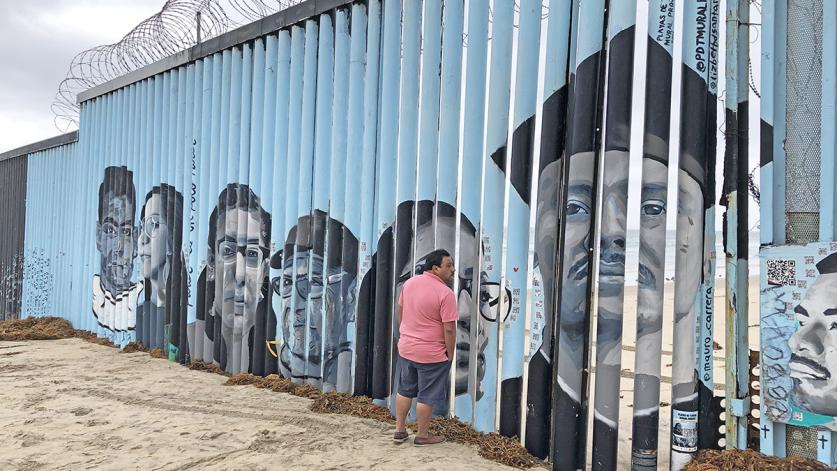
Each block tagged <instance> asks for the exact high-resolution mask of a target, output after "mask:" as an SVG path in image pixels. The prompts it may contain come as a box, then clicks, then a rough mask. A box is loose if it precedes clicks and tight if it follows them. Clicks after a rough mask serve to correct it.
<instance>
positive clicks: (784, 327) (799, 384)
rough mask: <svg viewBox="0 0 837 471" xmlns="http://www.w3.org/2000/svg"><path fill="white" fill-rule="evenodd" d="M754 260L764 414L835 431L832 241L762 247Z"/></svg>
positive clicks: (835, 258)
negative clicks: (758, 271)
mask: <svg viewBox="0 0 837 471" xmlns="http://www.w3.org/2000/svg"><path fill="white" fill-rule="evenodd" d="M759 258H760V260H761V270H762V272H761V273H765V274H766V276H764V277H762V278H761V287H760V289H761V339H762V384H763V385H764V390H765V393H764V394H763V395H762V397H763V398H764V401H765V409H766V411H767V414H768V416H769V417H770V419H771V420H773V421H776V422H782V423H787V424H792V425H802V426H808V427H810V426H825V427H828V428H829V429H831V430H837V421H835V417H837V243H833V242H832V243H813V244H808V245H804V246H783V247H766V248H763V249H762V250H761V252H760V255H759Z"/></svg>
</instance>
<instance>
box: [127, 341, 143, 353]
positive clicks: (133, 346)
mask: <svg viewBox="0 0 837 471" xmlns="http://www.w3.org/2000/svg"><path fill="white" fill-rule="evenodd" d="M136 352H146V353H148V349H147V348H145V346H143V344H141V343H137V342H130V343H128V345H125V346H124V347H123V348H122V353H136Z"/></svg>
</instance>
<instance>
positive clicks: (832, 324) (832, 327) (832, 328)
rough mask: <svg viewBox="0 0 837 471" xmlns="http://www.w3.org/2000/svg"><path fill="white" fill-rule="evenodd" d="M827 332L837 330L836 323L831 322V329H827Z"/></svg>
mask: <svg viewBox="0 0 837 471" xmlns="http://www.w3.org/2000/svg"><path fill="white" fill-rule="evenodd" d="M828 330H837V322H832V323H831V327H829V328H828Z"/></svg>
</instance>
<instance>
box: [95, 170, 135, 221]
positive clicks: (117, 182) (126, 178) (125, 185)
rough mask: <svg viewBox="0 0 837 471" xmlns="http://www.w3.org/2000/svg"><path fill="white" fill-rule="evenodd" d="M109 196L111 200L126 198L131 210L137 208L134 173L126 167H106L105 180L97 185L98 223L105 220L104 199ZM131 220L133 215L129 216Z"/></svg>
mask: <svg viewBox="0 0 837 471" xmlns="http://www.w3.org/2000/svg"><path fill="white" fill-rule="evenodd" d="M108 193H110V194H111V198H122V197H124V198H127V199H128V201H129V202H130V203H131V207H132V208H136V207H137V195H136V190H135V189H134V173H133V172H131V171H130V170H128V167H125V166H122V167H107V168H105V178H104V179H103V180H102V183H101V184H100V185H99V222H103V221H104V219H105V206H107V201H105V197H106V196H107V194H108ZM131 219H133V214H132V215H131Z"/></svg>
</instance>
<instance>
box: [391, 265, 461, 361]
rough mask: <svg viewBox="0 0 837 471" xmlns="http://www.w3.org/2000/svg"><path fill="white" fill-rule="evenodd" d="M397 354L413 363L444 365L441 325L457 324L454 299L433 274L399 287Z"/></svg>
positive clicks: (443, 340)
mask: <svg viewBox="0 0 837 471" xmlns="http://www.w3.org/2000/svg"><path fill="white" fill-rule="evenodd" d="M398 305H399V306H401V307H402V311H401V326H400V329H399V333H400V338H399V339H398V354H399V355H401V356H402V357H404V358H406V359H407V360H411V361H414V362H416V363H438V362H440V361H447V360H448V356H447V350H446V349H445V329H444V327H443V326H442V323H443V322H451V321H456V320H457V319H458V318H459V312H458V311H457V310H456V297H454V295H453V291H452V290H451V289H450V288H449V287H448V286H447V285H446V284H445V283H444V282H443V281H442V279H441V278H439V277H438V276H436V275H434V274H433V273H432V272H429V271H426V272H424V273H423V274H422V275H420V276H414V277H412V278H410V279H409V280H407V282H406V283H404V286H402V287H401V296H400V297H399V298H398Z"/></svg>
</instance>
